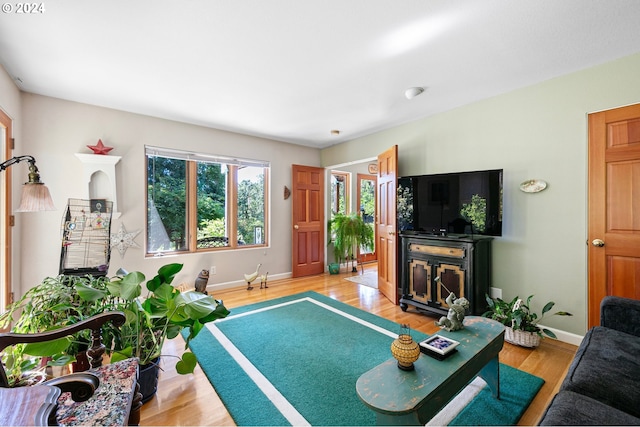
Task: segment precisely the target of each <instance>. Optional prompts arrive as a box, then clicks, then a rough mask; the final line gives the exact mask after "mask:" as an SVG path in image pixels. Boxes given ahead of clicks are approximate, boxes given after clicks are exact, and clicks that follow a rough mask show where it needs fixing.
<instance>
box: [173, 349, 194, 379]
mask: <svg viewBox="0 0 640 427" xmlns="http://www.w3.org/2000/svg"><path fill="white" fill-rule="evenodd" d="M197 363H198V360H197V359H196V356H195V355H194V354H193V353H191V352H186V353H184V354H183V355H182V358H181V359H180V361H179V362H178V363H176V371H177V372H178V373H179V374H183V375H184V374H192V373H193V371H194V370H195V368H196V365H197Z"/></svg>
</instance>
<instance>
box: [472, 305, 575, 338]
mask: <svg viewBox="0 0 640 427" xmlns="http://www.w3.org/2000/svg"><path fill="white" fill-rule="evenodd" d="M532 298H533V295H530V296H529V298H527V301H526V303H525V302H524V301H523V300H522V299H521V298H520V297H517V296H516V297H515V298H514V299H513V300H511V301H510V302H507V301H504V300H502V299H500V298H495V299H494V298H491V297H489V296H488V295H486V300H487V304H488V306H489V310H488V311H487V312H485V313H483V316H484V317H488V318H491V319H493V320H497V321H498V322H500V323H502V324H503V325H505V326H506V331H505V336H504V340H505V341H507V342H509V343H511V344H516V345H520V346H523V347H537V346H538V345H540V338H542V337H543V334H544V335H547V336H549V337H551V338H557V337H556V334H554V333H553V332H552V331H550V330H549V329H546V328H543V327H541V326H539V325H538V323H539V322H540V321H541V320H542V319H543V318H544V316H545V314H546V313H548V312H549V311H550V310H551V309H552V308H553V306H554V305H555V302H553V301H550V302H548V303H547V304H545V306H544V307H543V308H542V313H541V316H540V317H538V315H537V314H536V313H534V312H532V311H531V308H530V307H531V299H532ZM553 315H558V316H573V315H572V314H571V313H568V312H566V311H557V312H555V313H553Z"/></svg>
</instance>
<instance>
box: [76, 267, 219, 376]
mask: <svg viewBox="0 0 640 427" xmlns="http://www.w3.org/2000/svg"><path fill="white" fill-rule="evenodd" d="M182 266H183V265H182V264H177V263H174V264H167V265H164V266H162V267H161V268H160V269H159V270H158V273H157V275H156V276H154V277H153V278H152V279H150V280H148V281H146V283H145V280H146V278H145V276H144V274H143V273H141V272H139V271H134V272H131V273H126V274H125V275H123V276H117V277H115V278H113V279H112V280H111V281H110V282H109V283H108V284H107V285H106V288H107V289H106V290H105V289H96V288H94V287H90V286H78V294H79V295H80V298H82V299H83V300H85V301H89V302H94V301H104V302H105V306H104V307H103V308H104V311H111V310H117V311H122V312H124V313H125V315H126V317H127V320H126V322H125V324H124V325H123V326H121V327H120V328H119V329H118V330H117V331H114V332H113V333H112V334H111V335H110V337H111V339H112V346H111V350H112V351H111V360H112V361H118V360H121V359H125V358H127V357H137V358H138V359H139V360H140V364H141V365H143V366H144V365H147V364H150V363H153V362H154V361H155V360H156V359H157V358H158V357H159V356H160V354H161V351H162V346H163V344H164V341H165V339H172V338H175V337H177V336H178V334H180V332H181V331H182V330H183V329H184V330H186V331H188V334H187V337H186V345H185V350H186V349H187V345H188V344H189V341H190V340H191V339H193V338H194V337H195V336H196V335H198V333H199V332H200V330H202V328H203V326H204V324H205V323H208V322H212V321H214V320H216V319H220V318H223V317H226V316H227V315H228V314H229V310H227V309H226V307H225V306H224V305H223V303H222V302H221V301H217V300H215V299H213V298H212V297H211V296H209V295H204V294H202V293H199V292H180V290H179V289H177V288H175V287H173V286H172V285H171V283H172V282H173V279H174V278H175V276H176V274H177V273H178V272H179V271H180V270H181V269H182ZM143 283H145V287H146V291H147V293H146V295H144V296H143V294H142V293H143V287H142V284H143ZM107 347H108V348H109V345H108V344H107ZM107 351H109V350H107ZM195 366H196V359H195V356H194V355H193V353H191V352H188V351H186V352H185V353H184V354H183V355H182V357H181V358H180V360H178V361H177V363H176V370H177V371H178V373H180V374H187V373H192V372H193V370H194V368H195Z"/></svg>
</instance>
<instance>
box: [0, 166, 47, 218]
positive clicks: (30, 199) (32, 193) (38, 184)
mask: <svg viewBox="0 0 640 427" xmlns="http://www.w3.org/2000/svg"><path fill="white" fill-rule="evenodd" d="M23 160H26V161H28V162H29V181H28V182H25V183H24V185H23V186H22V198H21V200H20V207H18V209H17V210H16V212H37V211H54V210H56V208H55V206H54V205H53V200H52V199H51V194H50V193H49V189H48V188H47V186H46V185H44V183H43V182H42V181H40V173H39V172H38V167H37V166H36V159H34V158H33V156H16V157H12V158H11V159H9V160H7V161H5V162H2V163H0V171H4V170H5V169H7V168H8V167H9V166H11V165H14V164H16V163H20V162H21V161H23Z"/></svg>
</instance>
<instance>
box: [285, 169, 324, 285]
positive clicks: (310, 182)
mask: <svg viewBox="0 0 640 427" xmlns="http://www.w3.org/2000/svg"><path fill="white" fill-rule="evenodd" d="M291 182H292V187H293V188H292V190H291V194H292V199H293V200H292V203H293V206H292V224H291V225H292V231H291V235H292V236H291V237H292V244H291V275H292V276H293V277H300V276H310V275H313V274H322V273H324V232H325V228H326V225H325V221H324V169H323V168H316V167H313V166H301V165H293V166H292V178H291Z"/></svg>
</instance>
